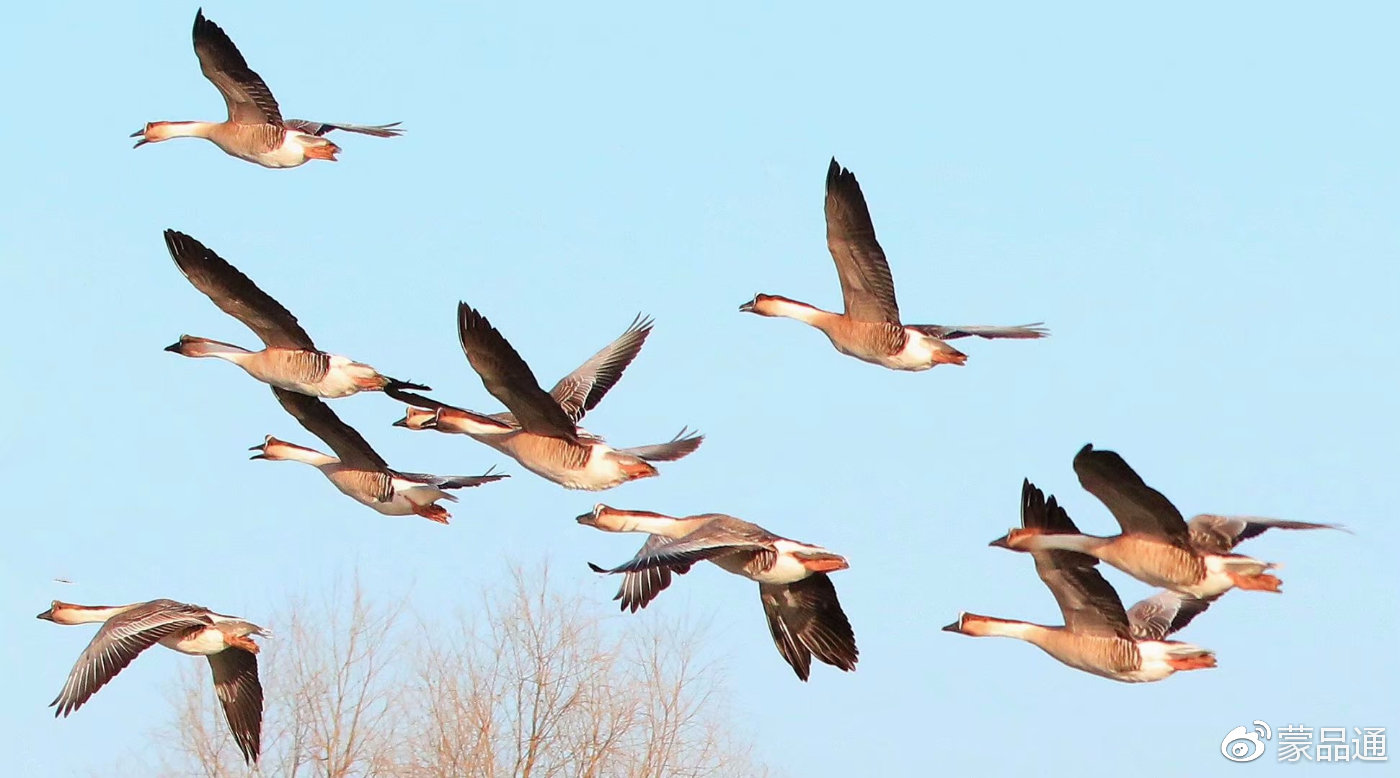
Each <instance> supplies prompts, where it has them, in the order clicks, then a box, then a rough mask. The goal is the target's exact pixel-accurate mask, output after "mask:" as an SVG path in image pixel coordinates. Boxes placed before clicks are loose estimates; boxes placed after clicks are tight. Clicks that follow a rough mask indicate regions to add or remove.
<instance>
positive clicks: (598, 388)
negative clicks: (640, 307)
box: [549, 314, 652, 424]
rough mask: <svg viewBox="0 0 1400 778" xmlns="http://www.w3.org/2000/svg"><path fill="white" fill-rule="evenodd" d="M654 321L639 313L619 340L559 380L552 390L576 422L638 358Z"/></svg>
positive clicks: (553, 394) (551, 393) (550, 392)
mask: <svg viewBox="0 0 1400 778" xmlns="http://www.w3.org/2000/svg"><path fill="white" fill-rule="evenodd" d="M651 325H652V321H651V319H650V318H642V315H641V314H637V318H635V319H633V320H632V324H631V326H629V327H628V328H627V331H626V332H624V333H622V334H621V335H619V336H618V338H617V340H614V341H613V342H612V343H609V344H608V345H607V346H605V347H603V350H601V351H599V352H598V353H597V354H594V355H593V356H591V357H589V358H588V361H586V362H584V363H583V364H582V365H579V366H578V367H577V368H576V369H575V370H574V372H572V373H569V374H568V375H566V376H564V377H563V378H561V379H559V383H557V384H555V385H554V388H553V389H550V390H549V394H550V396H551V397H553V398H554V399H555V400H556V401H558V403H559V407H561V408H563V409H564V412H565V413H567V414H568V415H569V418H571V419H573V420H574V423H575V424H577V423H578V420H579V419H582V418H583V415H584V414H585V413H587V412H589V411H591V410H593V409H594V408H595V407H596V406H597V405H598V403H599V402H600V401H601V400H602V399H603V395H605V394H607V393H608V390H609V389H611V388H613V385H614V384H616V383H617V380H618V379H619V378H621V377H622V372H623V371H624V370H626V369H627V366H628V365H630V364H632V360H634V359H636V358H637V354H638V352H640V351H641V350H642V344H643V343H645V342H646V339H647V336H648V335H650V334H651Z"/></svg>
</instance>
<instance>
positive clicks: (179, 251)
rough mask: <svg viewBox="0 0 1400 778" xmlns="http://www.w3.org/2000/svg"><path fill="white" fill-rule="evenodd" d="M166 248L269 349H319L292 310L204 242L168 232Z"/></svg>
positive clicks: (198, 285) (200, 286)
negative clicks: (283, 305)
mask: <svg viewBox="0 0 1400 778" xmlns="http://www.w3.org/2000/svg"><path fill="white" fill-rule="evenodd" d="M165 247H166V248H167V249H169V250H170V257H171V259H174V260H175V266H176V267H178V268H180V272H181V273H184V274H185V278H186V279H187V280H188V281H189V282H190V283H191V284H193V285H194V288H195V289H198V290H199V291H201V292H203V293H204V294H205V295H206V296H207V297H208V298H209V299H210V300H213V301H214V304H215V305H217V306H219V310H221V311H223V312H224V313H226V314H228V315H229V316H232V317H233V318H235V319H237V320H239V321H241V322H243V323H244V324H246V325H248V329H250V330H252V331H253V332H254V333H256V334H257V336H258V338H259V339H260V340H262V342H263V343H264V344H266V345H267V346H268V347H269V348H287V349H303V350H307V351H315V350H316V344H315V343H313V342H312V341H311V336H310V335H307V334H306V330H304V329H302V328H301V325H300V324H298V323H297V317H295V316H293V315H292V312H291V311H289V310H287V309H286V308H284V307H282V304H281V303H279V302H277V301H276V300H274V299H272V296H271V295H269V294H268V293H267V292H264V291H263V290H261V289H259V288H258V286H257V284H254V283H253V282H252V280H250V279H249V278H248V277H247V276H245V275H243V274H242V273H240V272H238V268H236V267H234V266H233V265H230V264H229V263H228V262H227V261H225V260H224V259H223V258H222V257H220V256H219V255H218V254H215V253H214V252H213V251H211V250H209V249H208V248H207V247H205V245H204V244H203V243H200V242H199V241H197V240H195V239H194V238H191V237H190V236H188V235H186V234H184V233H182V232H176V231H175V230H166V231H165Z"/></svg>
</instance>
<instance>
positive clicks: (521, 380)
mask: <svg viewBox="0 0 1400 778" xmlns="http://www.w3.org/2000/svg"><path fill="white" fill-rule="evenodd" d="M457 335H458V337H459V338H460V339H461V341H462V351H463V352H465V353H466V355H467V361H468V362H470V363H471V365H472V369H473V370H475V371H476V374H477V375H479V376H481V383H482V384H484V385H485V386H486V391H488V392H490V393H491V395H492V396H493V397H495V398H496V399H497V400H500V401H501V402H502V403H504V404H505V406H506V407H507V408H509V409H510V412H511V413H513V414H515V419H516V421H518V422H519V423H520V426H521V427H524V428H525V430H526V431H527V432H532V433H534V434H536V435H547V436H549V437H551V438H563V439H564V440H570V441H576V440H578V436H577V431H576V429H575V427H574V422H573V420H572V419H570V418H569V415H568V414H567V413H565V412H564V409H563V408H561V407H559V401H558V400H555V399H554V398H553V397H551V396H550V395H549V393H548V392H546V391H545V390H543V389H541V388H540V384H539V381H537V380H535V374H534V373H532V372H531V371H530V366H529V365H527V364H525V360H524V359H522V358H521V357H520V354H518V353H516V351H515V349H514V348H512V347H511V345H510V343H508V342H506V339H505V337H504V336H502V335H501V333H500V332H498V331H497V330H496V328H495V327H492V326H491V322H489V321H487V320H486V317H485V316H482V315H481V314H480V313H478V312H477V311H476V310H474V309H473V308H472V307H471V306H470V305H467V304H466V303H458V304H457Z"/></svg>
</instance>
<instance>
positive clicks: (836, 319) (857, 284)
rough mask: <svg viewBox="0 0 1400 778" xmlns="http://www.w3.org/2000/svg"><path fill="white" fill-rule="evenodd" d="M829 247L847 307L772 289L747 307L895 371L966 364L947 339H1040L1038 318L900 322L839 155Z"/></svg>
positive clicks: (890, 284) (829, 184)
mask: <svg viewBox="0 0 1400 778" xmlns="http://www.w3.org/2000/svg"><path fill="white" fill-rule="evenodd" d="M826 245H827V248H828V249H830V250H831V258H832V259H834V260H835V261H836V273H837V275H838V276H839V277H840V279H841V296H842V297H843V298H844V299H845V304H846V310H845V313H832V312H830V311H824V310H822V309H820V308H816V307H814V306H811V305H808V304H807V303H803V302H798V301H797V300H790V299H788V298H786V297H780V296H778V295H771V294H759V295H755V296H754V298H753V300H751V301H749V302H747V303H744V304H743V305H741V306H739V310H740V311H743V312H745V313H756V314H758V315H760V316H782V317H786V318H789V319H797V320H798V321H801V322H806V323H807V324H810V325H812V326H813V327H816V328H817V329H819V330H821V331H822V332H823V333H825V334H826V336H827V338H829V339H830V340H831V345H833V346H835V347H836V350H837V351H839V352H841V353H842V354H846V355H847V356H852V357H855V358H856V359H861V360H864V361H866V362H870V363H873V364H876V365H880V366H881V367H887V368H890V369H891V370H928V369H929V368H931V367H933V366H934V365H940V364H950V365H961V364H963V363H964V362H966V361H967V355H966V354H964V353H962V352H961V351H958V350H957V349H955V348H953V347H952V346H950V345H948V344H947V343H946V342H945V341H949V340H954V339H956V338H964V337H967V336H969V335H976V336H977V337H980V338H1041V337H1044V336H1045V335H1046V334H1048V333H1047V331H1046V330H1045V329H1044V328H1042V327H1041V326H1040V325H1039V324H1028V325H1024V326H1020V327H985V326H972V327H964V326H959V327H953V326H946V325H941V324H902V323H901V322H900V319H899V304H898V303H897V302H895V296H894V279H892V278H891V277H890V267H889V264H888V263H886V262H885V252H884V251H883V250H882V249H881V248H880V244H879V242H878V241H876V240H875V225H874V223H873V222H871V220H870V210H869V209H868V208H866V205H865V196H864V195H863V194H861V191H860V184H859V183H858V182H857V181H856V177H855V175H854V174H853V173H851V171H849V170H846V169H845V168H843V167H841V166H840V165H839V164H837V162H836V160H835V159H834V158H833V159H832V160H831V166H830V167H829V168H828V169H827V172H826Z"/></svg>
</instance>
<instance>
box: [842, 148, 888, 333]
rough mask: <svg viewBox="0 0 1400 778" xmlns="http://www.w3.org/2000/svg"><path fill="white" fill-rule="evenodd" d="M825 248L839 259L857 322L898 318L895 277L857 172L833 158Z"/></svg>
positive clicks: (851, 312)
mask: <svg viewBox="0 0 1400 778" xmlns="http://www.w3.org/2000/svg"><path fill="white" fill-rule="evenodd" d="M826 247H827V248H828V249H830V250H831V258H832V259H833V260H835V261H836V273H837V275H838V276H839V277H840V279H841V296H842V297H843V298H844V299H845V301H846V315H847V316H849V317H851V318H852V319H856V320H858V321H872V322H874V321H883V322H889V323H891V324H898V323H899V304H898V303H896V302H895V298H894V279H893V278H891V277H890V266H889V263H887V262H886V261H885V252H884V250H883V249H881V248H880V243H879V242H878V241H876V240H875V225H874V223H873V222H871V220H870V210H869V209H868V208H866V206H865V195H863V194H861V191H860V184H859V183H858V182H857V181H856V177H855V174H853V173H851V171H849V170H846V169H845V168H843V167H841V166H840V165H839V164H837V162H836V160H835V159H832V160H831V167H829V168H828V169H827V172H826Z"/></svg>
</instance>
